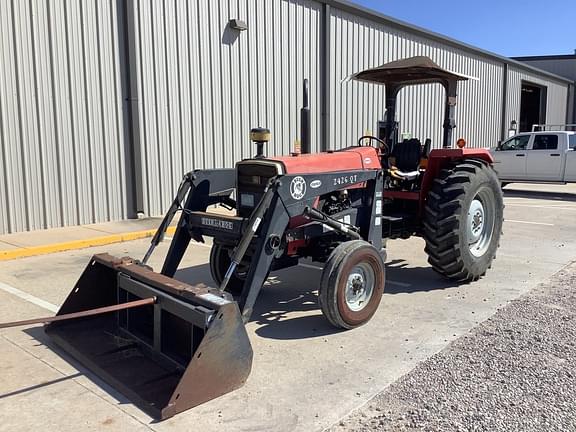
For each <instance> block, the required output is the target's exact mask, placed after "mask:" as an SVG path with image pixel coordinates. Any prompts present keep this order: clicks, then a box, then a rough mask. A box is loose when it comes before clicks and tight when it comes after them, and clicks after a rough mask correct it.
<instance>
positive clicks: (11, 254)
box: [0, 227, 176, 261]
mask: <svg viewBox="0 0 576 432" xmlns="http://www.w3.org/2000/svg"><path fill="white" fill-rule="evenodd" d="M175 231H176V227H168V229H167V230H166V234H168V235H172V234H174V232H175ZM155 233H156V229H149V230H143V231H132V232H126V233H120V234H110V235H105V236H100V237H93V238H90V239H83V240H72V241H68V242H63V243H52V244H48V245H41V246H31V247H22V248H19V249H14V250H6V251H0V261H8V260H12V259H16V258H25V257H31V256H36V255H46V254H51V253H55V252H64V251H69V250H75V249H84V248H89V247H93V246H104V245H107V244H112V243H121V242H125V241H130V240H138V239H143V238H146V237H152V236H153V235H154V234H155Z"/></svg>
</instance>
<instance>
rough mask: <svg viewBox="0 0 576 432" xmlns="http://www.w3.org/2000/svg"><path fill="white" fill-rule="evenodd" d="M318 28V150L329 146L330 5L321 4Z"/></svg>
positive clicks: (325, 149)
mask: <svg viewBox="0 0 576 432" xmlns="http://www.w3.org/2000/svg"><path fill="white" fill-rule="evenodd" d="M320 25H321V30H320V38H321V41H320V110H321V112H320V115H321V117H320V122H321V125H320V151H327V150H328V149H329V148H331V147H330V31H331V30H330V5H328V4H326V3H325V4H323V5H322V19H321V23H320Z"/></svg>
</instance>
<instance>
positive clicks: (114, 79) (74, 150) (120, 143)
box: [0, 0, 127, 234]
mask: <svg viewBox="0 0 576 432" xmlns="http://www.w3.org/2000/svg"><path fill="white" fill-rule="evenodd" d="M0 28H1V29H2V32H0V71H1V76H2V79H1V80H0V167H1V168H0V234H2V233H9V232H16V231H24V230H33V229H39V228H50V227H57V226H65V225H77V224H86V223H92V222H101V221H108V220H113V219H122V218H125V217H127V209H126V192H125V186H126V185H125V183H126V181H125V173H124V135H123V134H124V132H123V130H124V129H123V106H122V97H121V89H120V75H119V70H118V68H119V64H120V60H119V54H118V41H117V39H118V17H117V1H116V0H107V1H101V0H90V1H86V0H30V1H20V0H1V1H0Z"/></svg>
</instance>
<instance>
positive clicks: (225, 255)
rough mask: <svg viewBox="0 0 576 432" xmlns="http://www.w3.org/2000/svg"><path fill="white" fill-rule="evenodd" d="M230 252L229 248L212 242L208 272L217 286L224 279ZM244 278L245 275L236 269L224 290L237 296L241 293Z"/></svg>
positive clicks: (228, 264) (228, 265)
mask: <svg viewBox="0 0 576 432" xmlns="http://www.w3.org/2000/svg"><path fill="white" fill-rule="evenodd" d="M231 253H232V251H231V250H230V249H229V248H227V247H224V246H222V245H219V244H217V243H214V244H213V245H212V249H210V273H211V274H212V279H214V282H216V284H218V286H220V284H221V283H222V281H223V280H224V276H225V275H226V271H227V270H228V267H230V262H231V259H230V255H231ZM245 278H246V276H245V274H244V273H239V272H238V270H236V273H234V275H232V277H231V278H230V280H229V281H228V285H226V290H225V291H226V292H229V293H230V294H232V295H233V296H239V295H240V294H242V288H243V287H244V280H245Z"/></svg>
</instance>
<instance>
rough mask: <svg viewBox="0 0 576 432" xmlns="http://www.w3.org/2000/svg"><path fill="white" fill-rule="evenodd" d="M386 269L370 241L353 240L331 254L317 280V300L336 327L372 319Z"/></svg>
mask: <svg viewBox="0 0 576 432" xmlns="http://www.w3.org/2000/svg"><path fill="white" fill-rule="evenodd" d="M384 283H385V269H384V261H383V260H382V256H381V255H380V253H379V252H378V251H377V250H376V248H374V247H373V246H372V245H371V244H370V243H368V242H365V241H363V240H352V241H348V242H346V243H342V244H341V245H339V246H338V247H337V248H336V249H334V251H333V252H332V253H331V254H330V257H329V258H328V261H326V265H325V266H324V270H323V271H322V276H321V279H320V289H319V295H318V301H319V303H320V308H321V309H322V313H323V314H324V316H325V317H326V319H328V321H329V322H330V323H331V324H332V325H333V326H335V327H340V328H344V329H352V328H355V327H358V326H361V325H362V324H365V323H366V322H368V321H369V320H370V318H372V316H373V315H374V313H375V312H376V310H377V309H378V305H379V304H380V300H381V299H382V293H383V291H384Z"/></svg>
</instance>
